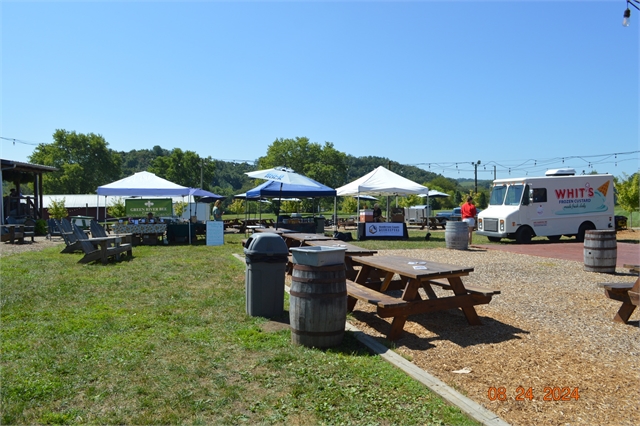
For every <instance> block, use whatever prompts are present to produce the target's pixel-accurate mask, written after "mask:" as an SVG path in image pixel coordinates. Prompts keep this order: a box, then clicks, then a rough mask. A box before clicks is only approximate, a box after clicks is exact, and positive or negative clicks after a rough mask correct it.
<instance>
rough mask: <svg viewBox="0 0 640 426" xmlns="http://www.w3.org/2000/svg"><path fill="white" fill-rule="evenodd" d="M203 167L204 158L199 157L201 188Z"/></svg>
mask: <svg viewBox="0 0 640 426" xmlns="http://www.w3.org/2000/svg"><path fill="white" fill-rule="evenodd" d="M203 169H204V158H201V159H200V189H203V188H202V171H203Z"/></svg>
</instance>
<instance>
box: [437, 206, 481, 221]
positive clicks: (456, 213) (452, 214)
mask: <svg viewBox="0 0 640 426" xmlns="http://www.w3.org/2000/svg"><path fill="white" fill-rule="evenodd" d="M461 210H462V209H461V208H460V207H456V208H455V209H453V210H445V211H443V212H439V213H436V217H438V218H440V220H460V218H461V217H462V212H461ZM476 210H477V211H478V213H480V212H481V211H482V209H476Z"/></svg>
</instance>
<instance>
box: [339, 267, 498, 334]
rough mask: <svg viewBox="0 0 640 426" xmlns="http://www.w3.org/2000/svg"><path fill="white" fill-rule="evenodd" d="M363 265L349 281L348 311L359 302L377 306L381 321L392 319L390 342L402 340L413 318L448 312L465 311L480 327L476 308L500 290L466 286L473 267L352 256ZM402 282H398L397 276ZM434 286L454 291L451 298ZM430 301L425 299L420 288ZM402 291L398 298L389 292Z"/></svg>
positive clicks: (472, 322)
mask: <svg viewBox="0 0 640 426" xmlns="http://www.w3.org/2000/svg"><path fill="white" fill-rule="evenodd" d="M351 261H352V262H353V264H354V265H356V266H360V267H361V269H360V271H359V272H358V274H357V276H356V278H355V280H347V294H348V300H347V310H348V311H349V312H351V311H353V309H354V308H355V306H356V303H357V301H358V300H361V301H364V302H367V303H371V304H374V305H376V307H377V314H378V315H379V316H380V317H381V318H393V320H392V322H391V329H390V331H389V332H388V334H387V337H388V338H389V339H390V340H395V339H397V338H399V337H400V335H401V333H402V330H403V328H404V324H405V323H406V320H407V318H408V317H409V316H410V315H416V314H424V313H428V312H435V311H440V310H447V309H456V308H460V309H462V312H463V313H464V315H465V317H466V319H467V322H468V323H469V324H470V325H480V324H481V322H480V318H479V317H478V314H477V312H476V310H475V308H474V306H475V305H480V304H487V303H489V302H490V301H491V299H492V297H493V296H494V295H496V294H500V291H499V290H494V289H488V288H480V287H473V286H468V287H467V286H465V285H464V284H463V282H462V277H463V276H467V275H469V273H470V272H472V271H473V268H468V267H459V266H453V265H447V264H443V263H436V262H429V261H424V260H420V259H412V258H408V257H404V256H369V257H352V258H351ZM396 275H397V276H399V279H395V280H394V277H395V276H396ZM432 286H439V287H441V288H443V289H445V290H450V291H452V292H453V295H452V296H447V297H438V296H437V295H436V293H435V291H434V290H433V288H432ZM420 288H422V289H424V291H425V293H426V295H427V299H422V296H421V295H420V293H419V291H418V290H419V289H420ZM394 290H401V291H402V294H401V295H400V296H399V297H397V296H395V295H393V294H389V293H388V292H390V291H394Z"/></svg>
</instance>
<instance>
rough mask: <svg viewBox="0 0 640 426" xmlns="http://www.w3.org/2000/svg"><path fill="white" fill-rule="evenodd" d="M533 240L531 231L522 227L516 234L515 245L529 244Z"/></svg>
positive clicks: (526, 227)
mask: <svg viewBox="0 0 640 426" xmlns="http://www.w3.org/2000/svg"><path fill="white" fill-rule="evenodd" d="M531 238H533V231H532V230H531V228H529V227H528V226H522V227H520V228H519V229H518V231H517V232H516V243H518V244H529V243H530V242H531Z"/></svg>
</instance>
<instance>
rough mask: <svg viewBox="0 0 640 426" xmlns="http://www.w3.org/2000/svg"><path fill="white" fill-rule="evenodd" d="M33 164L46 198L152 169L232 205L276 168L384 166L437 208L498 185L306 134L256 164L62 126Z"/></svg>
mask: <svg viewBox="0 0 640 426" xmlns="http://www.w3.org/2000/svg"><path fill="white" fill-rule="evenodd" d="M29 161H30V162H31V163H34V164H42V165H46V166H53V167H56V168H57V169H58V171H56V172H52V173H46V174H44V177H43V189H44V193H46V194H93V193H95V192H96V190H97V187H98V186H102V185H105V184H108V183H111V182H114V181H116V180H119V179H122V178H125V177H127V176H130V175H132V174H134V173H136V172H140V171H149V172H151V173H154V174H156V175H157V176H159V177H162V178H164V179H167V180H170V181H172V182H175V183H177V184H179V185H183V186H187V187H193V188H202V189H205V190H207V191H211V192H214V193H216V194H219V195H222V196H225V197H227V199H226V200H225V205H226V206H227V207H229V206H230V205H231V203H232V202H233V198H232V196H233V195H236V194H239V193H244V192H246V191H247V190H249V189H251V188H253V187H255V186H257V185H258V184H259V181H256V180H253V179H251V178H249V177H248V176H247V175H246V174H245V172H249V171H252V170H258V169H267V168H271V167H277V166H285V167H289V168H292V169H293V170H295V171H296V172H297V173H300V174H303V175H305V176H308V177H310V178H312V179H314V180H316V181H318V182H320V183H322V184H324V185H326V186H329V187H331V188H337V187H340V186H342V185H345V184H347V183H349V182H351V181H353V180H355V179H357V178H359V177H361V176H364V175H365V174H367V173H369V172H371V171H372V170H373V169H375V168H376V167H378V166H384V167H386V168H388V169H390V170H392V171H393V172H395V173H397V174H399V175H401V176H404V177H405V178H407V179H409V180H412V181H414V182H417V183H420V184H422V185H425V186H427V187H429V188H430V189H436V190H438V191H441V192H445V193H447V194H449V195H450V197H447V198H434V199H432V200H431V204H432V207H433V208H434V209H435V210H438V209H450V208H453V207H455V206H459V205H460V204H461V203H462V202H463V199H464V198H465V197H466V195H468V194H471V195H473V196H474V198H475V201H476V204H477V205H478V207H480V208H486V205H487V201H488V198H489V192H490V185H491V181H486V180H485V181H482V180H481V181H478V190H477V193H474V191H475V188H474V185H473V181H470V180H468V179H462V180H456V179H452V178H447V177H445V176H442V175H440V174H437V173H433V172H430V171H427V170H424V169H421V168H419V167H415V166H408V165H403V164H400V163H398V162H395V161H392V160H390V159H389V158H385V157H375V156H365V157H354V156H352V155H349V154H346V153H344V152H341V151H339V150H337V149H335V147H334V145H333V144H332V143H330V142H325V143H324V144H320V143H317V142H311V141H310V140H309V139H308V138H306V137H296V138H286V139H285V138H279V139H276V140H275V141H273V142H272V143H271V144H270V145H269V146H268V148H267V151H266V153H265V155H264V156H261V157H260V158H258V159H257V160H256V161H255V163H253V164H251V163H235V162H226V161H221V160H216V159H213V158H211V157H201V156H200V155H199V154H198V153H196V152H194V151H188V150H187V151H184V150H182V149H180V148H174V149H172V150H167V149H164V148H162V147H160V146H158V145H156V146H153V147H152V148H151V149H140V150H131V151H115V150H112V149H110V148H109V144H108V142H107V141H106V140H105V138H104V137H103V136H101V135H97V134H94V133H88V134H82V133H76V132H75V131H67V130H63V129H59V130H56V131H55V132H54V134H53V141H52V143H49V144H40V145H38V146H37V147H36V148H35V149H34V151H33V153H32V154H31V156H30V157H29ZM635 175H637V173H636V174H635ZM632 178H633V176H632V177H625V178H623V179H616V184H617V186H619V185H622V184H626V182H627V181H628V180H632ZM6 179H7V178H6V177H5V180H6ZM636 182H637V177H636ZM627 192H628V191H626V192H625V197H626V198H631V199H633V197H628V196H626V193H627ZM626 198H625V199H626ZM636 198H637V197H636ZM394 202H395V200H394ZM316 203H320V204H313V202H311V201H303V202H302V203H301V204H300V205H299V206H298V207H297V208H300V209H302V210H303V211H309V210H310V209H315V208H323V209H326V208H327V206H332V204H333V200H320V201H316ZM423 203H424V200H423V199H422V198H420V197H417V196H410V197H403V198H402V199H401V200H400V201H399V204H400V205H402V206H410V205H419V204H423ZM347 204H348V203H347ZM236 207H238V205H237V204H236ZM267 210H268V208H267ZM314 211H315V210H314ZM635 211H637V209H636V210H635Z"/></svg>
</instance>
